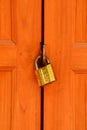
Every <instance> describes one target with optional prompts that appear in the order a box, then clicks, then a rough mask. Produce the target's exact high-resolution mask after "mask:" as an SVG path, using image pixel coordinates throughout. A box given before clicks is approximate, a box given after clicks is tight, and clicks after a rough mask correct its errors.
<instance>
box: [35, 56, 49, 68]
mask: <svg viewBox="0 0 87 130" xmlns="http://www.w3.org/2000/svg"><path fill="white" fill-rule="evenodd" d="M40 58H41V56H40V55H39V56H38V57H37V58H36V60H35V68H36V69H37V70H38V64H37V62H38V60H39V59H40ZM46 60H47V63H48V64H50V61H49V59H48V57H47V56H46Z"/></svg>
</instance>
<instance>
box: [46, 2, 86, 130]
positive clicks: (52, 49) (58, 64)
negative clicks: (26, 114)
mask: <svg viewBox="0 0 87 130" xmlns="http://www.w3.org/2000/svg"><path fill="white" fill-rule="evenodd" d="M86 14H87V4H86V0H83V1H82V0H70V1H69V0H62V1H58V0H55V1H54V0H51V1H50V3H49V1H45V42H46V44H47V55H48V57H49V58H50V59H51V63H52V64H53V68H54V72H55V75H56V78H57V81H56V82H55V83H53V84H51V85H48V86H47V87H45V118H44V121H45V130H78V129H81V130H86V127H85V125H86V124H87V121H85V119H86V113H85V112H84V109H86V108H85V105H86V100H85V99H84V98H85V92H86V91H87V90H85V82H86V81H85V76H84V73H85V74H86V73H87V44H86V35H87V30H86V26H87V25H86V23H87V19H86V17H87V15H86ZM84 42H85V43H84ZM72 70H75V71H76V73H80V75H79V77H78V76H76V77H75V74H74V73H73V72H72ZM77 83H78V84H77ZM75 87H77V88H75ZM75 93H76V96H75ZM77 94H78V95H79V96H78V95H77ZM74 96H75V97H74ZM76 104H77V105H76ZM81 105H82V106H81ZM75 107H76V108H75ZM79 107H80V108H79ZM75 114H76V115H75ZM75 118H76V119H75ZM80 122H81V124H80V125H79V123H80Z"/></svg>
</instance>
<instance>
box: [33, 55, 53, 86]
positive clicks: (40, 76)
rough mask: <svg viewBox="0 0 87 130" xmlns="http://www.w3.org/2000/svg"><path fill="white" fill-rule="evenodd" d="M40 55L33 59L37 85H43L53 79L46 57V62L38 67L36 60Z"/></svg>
mask: <svg viewBox="0 0 87 130" xmlns="http://www.w3.org/2000/svg"><path fill="white" fill-rule="evenodd" d="M40 57H41V56H38V57H37V58H36V60H35V68H36V77H37V80H38V83H39V86H44V85H46V84H48V83H51V82H53V81H55V76H54V73H53V69H52V66H51V64H50V61H49V59H48V58H46V61H47V64H46V65H45V66H44V67H38V60H39V59H40Z"/></svg>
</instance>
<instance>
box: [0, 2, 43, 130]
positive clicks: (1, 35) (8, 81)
mask: <svg viewBox="0 0 87 130" xmlns="http://www.w3.org/2000/svg"><path fill="white" fill-rule="evenodd" d="M40 5H41V3H40V0H37V1H36V0H32V1H31V0H0V130H36V129H37V130H39V126H40V118H39V116H40V114H39V113H40V112H39V111H40V108H39V107H40V89H39V87H38V84H37V81H36V77H35V74H34V60H35V58H36V56H37V54H38V52H39V51H38V50H39V42H40V17H41V16H40V10H41V6H40Z"/></svg>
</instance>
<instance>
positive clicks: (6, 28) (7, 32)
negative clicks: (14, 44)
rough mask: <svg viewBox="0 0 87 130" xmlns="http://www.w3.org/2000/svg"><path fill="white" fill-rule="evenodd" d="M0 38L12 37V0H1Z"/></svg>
mask: <svg viewBox="0 0 87 130" xmlns="http://www.w3.org/2000/svg"><path fill="white" fill-rule="evenodd" d="M0 39H3V40H4V39H9V40H10V39H11V1H10V0H0Z"/></svg>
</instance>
